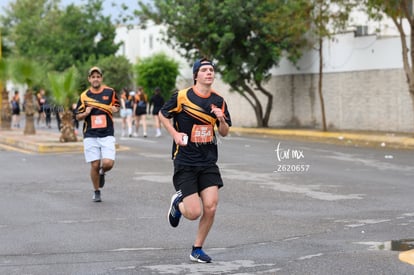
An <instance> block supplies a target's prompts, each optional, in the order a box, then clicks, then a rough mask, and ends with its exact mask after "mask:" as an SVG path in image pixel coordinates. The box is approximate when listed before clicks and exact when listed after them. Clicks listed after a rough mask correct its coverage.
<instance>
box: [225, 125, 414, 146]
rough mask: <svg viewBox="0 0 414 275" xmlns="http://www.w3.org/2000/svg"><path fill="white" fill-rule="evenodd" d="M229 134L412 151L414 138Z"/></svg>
mask: <svg viewBox="0 0 414 275" xmlns="http://www.w3.org/2000/svg"><path fill="white" fill-rule="evenodd" d="M231 133H233V134H237V133H244V134H251V135H261V136H274V137H279V138H285V139H294V140H300V141H313V142H318V143H330V144H337V145H344V146H355V147H375V148H384V149H385V148H393V149H409V150H414V137H412V136H409V135H408V134H405V135H404V134H394V133H381V134H374V133H352V132H323V131H315V130H296V129H265V128H241V127H232V128H231Z"/></svg>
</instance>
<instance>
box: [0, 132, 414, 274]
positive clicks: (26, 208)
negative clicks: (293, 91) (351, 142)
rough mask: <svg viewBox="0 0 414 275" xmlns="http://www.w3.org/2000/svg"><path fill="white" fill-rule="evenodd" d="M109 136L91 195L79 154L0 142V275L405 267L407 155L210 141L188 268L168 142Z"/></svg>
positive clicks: (234, 139) (187, 226)
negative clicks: (105, 163) (109, 155)
mask: <svg viewBox="0 0 414 275" xmlns="http://www.w3.org/2000/svg"><path fill="white" fill-rule="evenodd" d="M118 133H119V131H118ZM117 139H118V142H119V144H120V145H121V150H119V151H118V153H117V161H116V164H115V167H114V169H113V171H111V172H109V173H108V175H107V178H106V185H105V187H104V189H103V191H102V198H103V202H102V203H93V202H92V200H91V198H92V185H91V183H90V180H89V165H88V164H86V163H85V162H84V158H83V155H82V154H81V153H64V154H25V153H21V152H18V151H6V150H4V149H1V151H0V167H1V170H0V189H1V192H0V274H19V275H21V274H42V275H45V274H54V275H56V274H413V273H414V266H412V265H409V264H407V263H403V262H401V261H400V260H399V259H398V255H399V251H398V250H406V249H407V247H403V246H402V245H398V242H396V241H397V240H402V239H412V238H414V233H413V225H414V203H413V191H412V190H413V188H412V184H413V178H414V164H413V153H412V151H403V150H390V149H372V148H355V147H342V146H335V145H323V144H317V143H305V142H297V141H289V140H282V139H277V138H271V137H266V138H261V137H257V136H256V137H252V136H248V135H240V136H239V135H235V134H232V135H231V136H230V137H227V138H224V139H223V138H221V139H220V140H219V143H220V144H219V146H220V159H219V165H220V167H221V170H222V174H223V179H224V181H225V186H224V188H222V189H221V191H220V204H219V208H218V210H217V216H216V222H215V225H214V227H213V229H212V231H211V233H210V235H209V237H208V239H207V241H206V243H205V246H204V249H205V251H206V252H207V253H208V254H209V255H210V256H211V257H212V258H213V261H214V262H213V263H211V264H194V263H191V262H190V260H189V253H190V248H191V245H192V242H193V240H194V237H195V231H196V228H197V223H196V222H190V221H186V220H182V221H181V223H180V225H179V226H178V227H177V228H171V227H170V226H169V224H168V222H167V220H166V212H167V209H168V206H169V201H170V197H171V195H172V193H173V187H172V183H171V173H172V161H171V159H170V150H171V140H170V138H169V137H168V136H166V135H164V136H163V137H161V138H154V137H148V138H146V139H144V138H142V137H141V138H120V137H117ZM396 244H397V245H396Z"/></svg>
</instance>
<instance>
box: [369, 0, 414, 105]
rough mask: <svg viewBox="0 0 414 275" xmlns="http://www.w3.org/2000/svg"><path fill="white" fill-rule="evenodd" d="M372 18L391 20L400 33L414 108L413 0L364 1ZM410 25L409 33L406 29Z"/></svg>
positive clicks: (406, 74)
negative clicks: (406, 24)
mask: <svg viewBox="0 0 414 275" xmlns="http://www.w3.org/2000/svg"><path fill="white" fill-rule="evenodd" d="M361 4H362V5H364V6H365V7H366V11H367V13H368V15H369V16H370V18H372V19H374V20H382V19H383V18H385V17H389V18H391V20H392V21H393V22H394V25H395V26H396V27H397V30H398V32H399V33H400V40H401V47H402V61H403V68H404V73H405V76H406V79H407V84H408V91H409V94H410V97H411V100H412V104H413V106H414V66H413V64H414V48H413V45H414V14H413V11H414V8H413V7H414V3H413V1H412V0H385V1H384V0H382V1H380V0H364V1H363V2H362V3H361ZM404 23H408V25H409V32H407V31H406V30H405V29H404Z"/></svg>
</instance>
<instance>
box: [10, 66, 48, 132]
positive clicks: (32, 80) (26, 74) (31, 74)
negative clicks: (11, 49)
mask: <svg viewBox="0 0 414 275" xmlns="http://www.w3.org/2000/svg"><path fill="white" fill-rule="evenodd" d="M9 62H10V63H9V66H10V76H11V80H13V81H14V82H15V83H19V84H25V85H26V86H27V87H28V89H27V90H26V94H25V96H24V100H25V117H26V123H25V128H24V134H25V135H34V134H36V130H35V127H34V114H35V111H36V109H37V104H36V101H35V100H34V98H33V97H34V94H33V87H35V86H42V87H44V86H45V83H46V79H45V76H46V73H45V72H46V71H45V69H44V67H43V66H41V65H40V64H39V63H37V62H35V61H33V60H30V59H25V58H18V59H13V60H11V61H9Z"/></svg>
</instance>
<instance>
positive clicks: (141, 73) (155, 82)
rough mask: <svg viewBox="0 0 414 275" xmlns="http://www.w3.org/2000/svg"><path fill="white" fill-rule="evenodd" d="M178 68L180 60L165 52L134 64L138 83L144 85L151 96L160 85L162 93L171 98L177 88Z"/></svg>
mask: <svg viewBox="0 0 414 275" xmlns="http://www.w3.org/2000/svg"><path fill="white" fill-rule="evenodd" d="M178 68H179V65H178V62H176V61H174V60H173V59H171V58H169V57H167V56H166V55H165V54H163V53H160V54H155V55H153V56H151V57H148V58H145V59H142V60H140V61H139V62H138V63H137V64H136V65H135V66H134V71H135V75H136V85H137V86H142V87H143V88H144V90H145V91H147V92H148V95H149V96H151V95H152V94H153V93H154V89H155V88H156V87H159V88H160V89H161V95H162V96H163V97H164V98H169V97H170V96H171V92H172V91H173V90H174V89H175V83H176V80H177V76H178V74H179V70H178Z"/></svg>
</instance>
